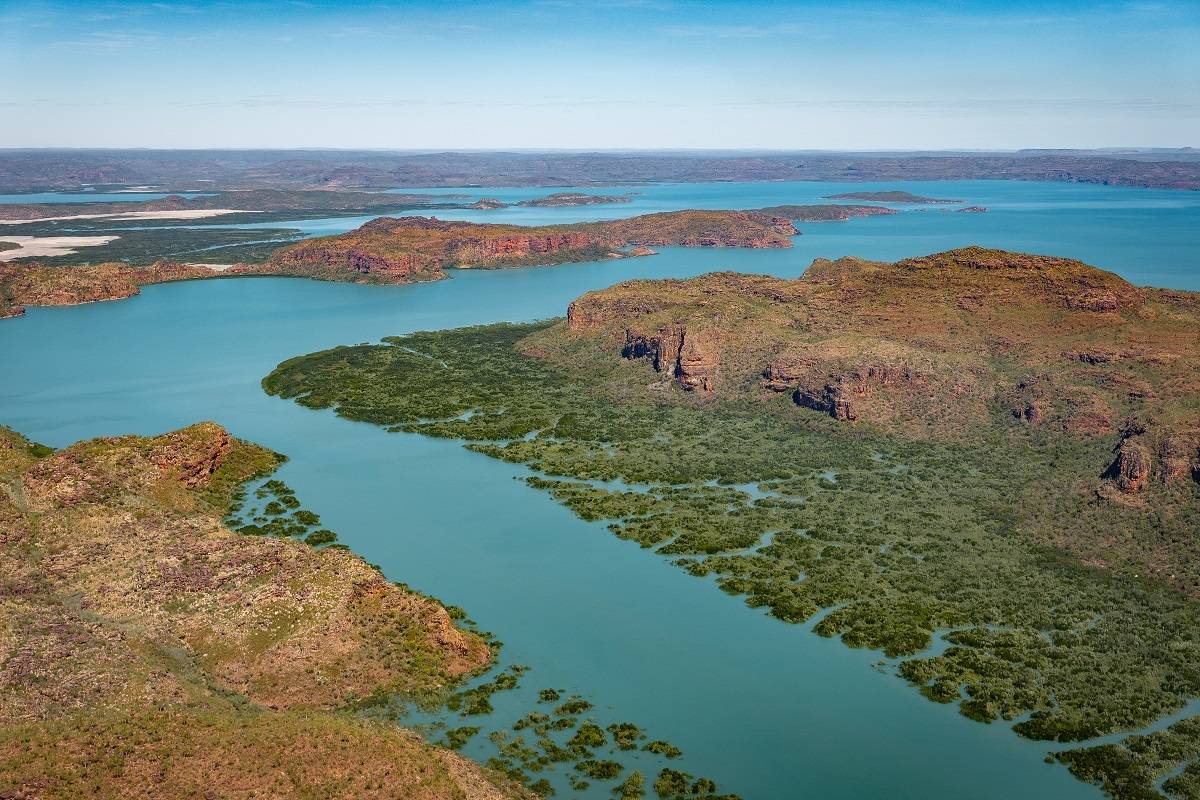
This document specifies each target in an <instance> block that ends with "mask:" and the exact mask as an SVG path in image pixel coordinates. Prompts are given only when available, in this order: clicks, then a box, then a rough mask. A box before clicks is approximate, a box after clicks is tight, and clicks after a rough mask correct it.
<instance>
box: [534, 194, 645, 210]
mask: <svg viewBox="0 0 1200 800" xmlns="http://www.w3.org/2000/svg"><path fill="white" fill-rule="evenodd" d="M632 200H633V196H632V195H629V194H610V195H603V194H584V193H582V192H558V193H557V194H551V195H547V196H545V197H540V198H537V199H535V200H522V201H521V202H519V203H517V205H519V206H528V207H531V208H558V207H564V206H598V205H608V204H612V203H628V202H630V201H632Z"/></svg>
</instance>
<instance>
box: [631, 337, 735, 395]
mask: <svg viewBox="0 0 1200 800" xmlns="http://www.w3.org/2000/svg"><path fill="white" fill-rule="evenodd" d="M622 355H624V356H625V357H626V358H649V359H650V360H651V362H652V363H653V364H654V369H655V370H656V371H657V372H659V373H661V374H662V375H663V376H664V377H668V378H675V379H676V380H677V381H678V382H679V386H680V387H682V388H683V389H685V390H687V391H695V390H699V391H701V392H704V393H710V392H712V391H713V389H714V388H715V387H716V383H717V367H718V365H719V363H720V355H719V353H718V347H717V343H716V341H715V337H714V336H713V335H712V334H711V333H706V332H702V331H688V330H687V329H686V328H684V327H683V326H680V325H676V326H673V327H670V328H660V329H659V330H658V331H657V332H656V333H654V334H644V333H638V332H637V331H634V330H627V331H626V332H625V347H624V349H623V350H622Z"/></svg>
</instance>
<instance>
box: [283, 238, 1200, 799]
mask: <svg viewBox="0 0 1200 800" xmlns="http://www.w3.org/2000/svg"><path fill="white" fill-rule="evenodd" d="M1198 326H1200V295H1196V294H1193V293H1187V292H1176V291H1167V290H1157V289H1144V288H1138V287H1134V286H1132V285H1130V284H1128V283H1126V282H1125V281H1123V280H1122V279H1121V278H1119V277H1117V276H1116V275H1113V274H1111V273H1107V272H1103V271H1101V270H1098V269H1095V268H1093V267H1090V266H1087V265H1085V264H1082V263H1080V262H1077V261H1071V260H1068V259H1061V258H1050V257H1042V256H1033V255H1026V254H1021V253H1008V252H1003V251H997V250H986V249H982V248H965V249H961V250H955V251H950V252H946V253H940V254H936V255H932V256H927V257H923V258H914V259H908V260H905V261H901V262H897V263H895V264H885V263H879V262H871V261H864V260H860V259H853V258H849V259H841V260H838V261H818V262H816V263H814V265H813V266H812V267H811V268H810V269H809V270H808V271H807V272H806V273H805V275H804V276H803V277H801V278H800V279H797V280H782V279H777V278H769V277H762V276H749V275H739V274H734V273H717V274H712V275H707V276H703V277H700V278H695V279H690V280H664V281H632V282H629V283H625V284H619V285H617V286H615V287H613V288H611V289H606V290H602V291H598V292H592V293H589V294H587V295H584V296H583V297H581V298H579V299H578V300H576V301H575V302H574V303H573V304H572V305H571V307H570V308H569V310H568V313H567V318H566V320H561V321H557V322H551V323H537V324H528V325H503V326H489V327H481V328H469V329H462V330H456V331H444V332H440V333H424V334H412V335H409V336H405V337H399V338H396V339H389V340H386V341H385V343H383V344H379V345H359V346H355V347H342V348H337V349H334V350H329V351H324V352H320V353H314V354H312V355H309V356H301V357H298V358H295V359H291V360H289V361H287V362H284V363H283V364H281V365H279V367H277V368H276V370H275V371H274V372H272V373H271V374H270V375H269V376H267V378H266V379H265V380H264V387H265V388H266V389H267V391H268V392H270V393H272V394H277V395H280V396H283V397H291V398H295V399H296V401H297V402H299V403H301V404H303V405H305V406H308V407H312V408H333V409H335V410H337V412H338V413H339V414H342V415H343V416H346V417H349V418H352V419H359V420H365V421H369V422H374V423H376V424H380V425H385V426H388V427H389V428H391V429H394V430H402V431H414V432H421V433H426V434H428V435H434V436H440V437H453V438H459V439H462V440H464V441H467V442H470V443H471V444H470V445H469V446H470V447H471V448H472V449H474V450H477V451H478V452H481V453H484V454H487V455H490V456H493V457H495V458H499V459H503V460H506V461H510V462H514V463H519V464H523V465H526V466H527V467H529V468H531V469H532V470H534V476H533V477H530V478H529V479H528V481H529V483H530V484H531V485H532V486H534V487H536V488H540V489H543V490H545V491H548V492H549V493H551V494H552V495H553V496H554V497H555V498H556V499H557V500H559V501H560V502H562V503H564V504H565V505H567V506H568V507H570V508H571V509H573V510H574V511H575V512H576V513H577V514H579V515H580V516H581V517H583V518H585V519H606V520H609V523H610V529H611V530H612V531H613V533H615V534H616V535H617V536H620V537H622V538H626V539H630V540H632V541H636V542H638V543H640V544H641V545H642V546H644V547H646V548H653V549H654V551H655V552H657V553H658V554H660V555H662V556H665V557H667V558H670V559H671V560H672V561H673V562H674V563H675V564H677V565H678V566H679V567H680V568H682V569H684V570H686V571H688V572H689V573H691V574H694V575H697V576H708V577H710V578H713V579H715V581H716V584H717V585H718V586H719V587H720V588H722V589H723V590H725V591H726V592H729V593H732V594H737V595H742V596H744V597H745V598H746V602H747V603H748V604H749V605H751V606H755V607H765V608H766V609H768V610H769V611H770V613H771V614H773V615H774V616H776V617H778V618H779V619H781V620H785V621H789V622H801V621H804V620H809V619H812V618H813V617H814V616H815V615H817V614H818V612H822V611H823V612H824V613H823V614H822V615H821V617H820V621H819V622H818V624H817V625H816V628H815V630H816V631H817V633H819V634H822V635H825V636H839V637H840V638H841V639H842V640H843V641H844V642H845V643H846V644H848V645H850V646H853V647H871V648H876V649H879V650H880V651H882V653H883V654H884V655H885V656H886V657H887V658H888V659H889V661H888V662H887V663H890V664H891V665H892V666H893V667H894V668H895V669H896V670H897V671H898V672H899V674H900V675H901V676H903V677H904V678H905V679H906V680H908V681H909V682H910V683H911V684H912V685H913V686H914V688H916V689H918V690H919V691H920V692H921V693H922V694H923V695H925V696H926V697H928V698H929V699H930V700H934V701H936V702H942V703H955V704H957V705H958V706H959V708H960V710H961V711H962V713H963V714H964V715H966V716H968V717H970V718H971V719H975V720H979V721H983V722H989V721H993V720H997V719H1003V720H1009V721H1014V722H1015V725H1014V728H1015V730H1016V732H1017V733H1018V734H1020V735H1022V736H1025V737H1029V738H1032V739H1037V740H1043V741H1046V742H1048V743H1053V742H1060V743H1076V744H1075V746H1074V748H1073V749H1072V748H1070V747H1068V748H1063V747H1062V746H1055V749H1054V750H1053V751H1052V757H1053V758H1055V759H1057V760H1059V761H1061V762H1062V763H1064V764H1066V765H1068V766H1069V767H1070V769H1071V770H1072V771H1073V772H1074V773H1075V774H1076V775H1078V776H1079V777H1081V778H1083V779H1085V780H1091V781H1096V782H1099V783H1101V784H1103V785H1104V787H1105V789H1106V791H1108V792H1109V793H1110V794H1111V795H1113V796H1114V797H1118V798H1145V797H1153V796H1155V794H1154V793H1155V791H1156V788H1155V787H1156V786H1157V784H1158V782H1159V781H1166V783H1165V784H1164V786H1165V787H1166V789H1167V790H1169V791H1170V792H1171V793H1172V794H1173V796H1187V793H1189V792H1193V793H1194V792H1196V791H1197V789H1198V787H1200V771H1198V770H1196V769H1195V768H1194V766H1188V760H1189V759H1190V758H1191V755H1190V754H1192V753H1195V752H1197V751H1198V750H1200V729H1198V726H1196V725H1194V724H1192V722H1191V721H1188V720H1184V721H1183V722H1177V723H1175V724H1173V725H1167V726H1165V727H1164V728H1163V729H1162V730H1160V731H1158V732H1156V733H1142V734H1137V735H1132V736H1129V737H1127V738H1125V739H1124V741H1121V742H1120V743H1118V744H1089V742H1088V740H1090V739H1093V738H1094V737H1098V736H1102V735H1106V734H1112V733H1115V732H1118V731H1136V730H1137V729H1139V728H1142V727H1144V726H1146V725H1149V724H1150V723H1152V722H1153V721H1155V720H1157V719H1159V718H1161V717H1162V716H1164V715H1166V714H1170V713H1173V712H1177V711H1179V710H1180V709H1182V708H1183V707H1184V705H1185V703H1187V702H1188V701H1189V700H1190V699H1191V698H1193V697H1196V696H1197V695H1200V681H1198V680H1197V678H1196V675H1195V671H1194V669H1193V665H1194V657H1193V655H1192V654H1191V644H1190V642H1192V641H1193V640H1194V632H1195V631H1196V630H1197V629H1200V604H1198V603H1197V600H1198V599H1200V568H1198V567H1197V564H1198V563H1200V549H1198V548H1197V542H1196V538H1195V536H1194V532H1195V530H1196V529H1197V525H1198V524H1200V413H1198V412H1197V409H1196V406H1195V397H1196V396H1197V395H1198V394H1200V379H1198V378H1197V374H1196V371H1195V368H1194V365H1195V363H1196V360H1197V358H1200V351H1198V348H1200V341H1198V340H1197V338H1196V335H1195V331H1196V330H1197V327H1198ZM610 480H619V481H623V482H624V483H626V484H630V485H632V486H633V487H634V488H631V489H629V490H625V489H621V488H611V487H606V486H603V485H599V484H597V481H610ZM746 484H751V485H754V486H756V489H755V491H754V493H753V494H752V493H751V492H749V491H747V490H746V489H745V488H744V487H745V485H746ZM936 640H942V643H943V644H944V645H945V646H944V647H941V648H939V649H937V650H935V651H932V652H931V651H929V650H928V648H930V646H931V645H933V644H934V642H935V641H936ZM1048 746H1049V745H1048Z"/></svg>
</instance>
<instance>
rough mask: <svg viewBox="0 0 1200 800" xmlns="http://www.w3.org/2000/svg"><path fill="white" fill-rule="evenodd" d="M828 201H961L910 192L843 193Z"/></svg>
mask: <svg viewBox="0 0 1200 800" xmlns="http://www.w3.org/2000/svg"><path fill="white" fill-rule="evenodd" d="M829 199H830V200H871V201H873V202H876V203H961V202H962V201H961V200H940V199H938V198H936V197H922V196H921V195H919V194H913V193H912V192H896V191H892V192H845V193H843V194H831V195H829Z"/></svg>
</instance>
